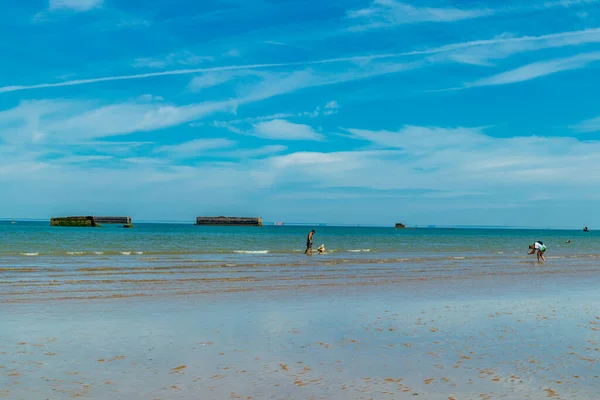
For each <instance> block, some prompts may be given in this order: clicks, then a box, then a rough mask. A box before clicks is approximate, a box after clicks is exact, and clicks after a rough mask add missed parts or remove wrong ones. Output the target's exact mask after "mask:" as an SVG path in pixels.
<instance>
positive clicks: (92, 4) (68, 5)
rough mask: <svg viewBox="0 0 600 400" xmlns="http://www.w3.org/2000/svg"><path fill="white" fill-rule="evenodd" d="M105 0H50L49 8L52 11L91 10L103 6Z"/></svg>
mask: <svg viewBox="0 0 600 400" xmlns="http://www.w3.org/2000/svg"><path fill="white" fill-rule="evenodd" d="M103 3H104V0H50V3H49V6H48V9H49V10H50V11H58V10H72V11H79V12H81V11H89V10H92V9H94V8H97V7H100V6H102V4H103Z"/></svg>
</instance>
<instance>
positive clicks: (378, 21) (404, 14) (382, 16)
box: [348, 0, 494, 31]
mask: <svg viewBox="0 0 600 400" xmlns="http://www.w3.org/2000/svg"><path fill="white" fill-rule="evenodd" d="M493 13H494V11H493V10H489V9H478V10H475V9H474V10H463V9H459V8H454V7H450V8H432V7H423V8H419V7H414V6H412V5H410V4H406V3H404V2H399V1H393V0H375V1H373V3H372V4H371V6H370V7H368V8H363V9H360V10H355V11H350V12H349V13H348V18H350V19H355V20H363V21H366V22H365V23H363V24H360V25H355V26H353V27H351V28H350V30H351V31H363V30H369V29H374V28H384V27H390V26H396V25H403V24H414V23H419V22H454V21H461V20H465V19H473V18H479V17H483V16H488V15H491V14H493Z"/></svg>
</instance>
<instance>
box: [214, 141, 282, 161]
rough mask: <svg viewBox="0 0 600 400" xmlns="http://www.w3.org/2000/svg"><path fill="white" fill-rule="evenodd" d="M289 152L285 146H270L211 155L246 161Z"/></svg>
mask: <svg viewBox="0 0 600 400" xmlns="http://www.w3.org/2000/svg"><path fill="white" fill-rule="evenodd" d="M286 150H287V147H286V146H283V145H278V144H276V145H269V146H262V147H257V148H255V149H237V150H230V151H226V152H214V153H211V156H212V157H223V158H235V159H238V160H240V159H246V158H259V157H264V156H271V155H273V154H277V153H283V152H284V151H286Z"/></svg>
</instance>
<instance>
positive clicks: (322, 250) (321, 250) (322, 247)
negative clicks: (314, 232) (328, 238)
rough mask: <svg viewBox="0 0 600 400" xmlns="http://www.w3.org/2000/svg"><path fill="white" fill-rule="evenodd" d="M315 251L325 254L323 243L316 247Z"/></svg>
mask: <svg viewBox="0 0 600 400" xmlns="http://www.w3.org/2000/svg"><path fill="white" fill-rule="evenodd" d="M317 251H318V252H319V254H325V245H324V244H322V245H320V246H319V247H318V248H317Z"/></svg>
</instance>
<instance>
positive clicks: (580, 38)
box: [0, 28, 600, 94]
mask: <svg viewBox="0 0 600 400" xmlns="http://www.w3.org/2000/svg"><path fill="white" fill-rule="evenodd" d="M589 43H600V28H597V29H586V30H580V31H569V32H561V33H556V34H550V35H542V36H523V37H517V38H503V37H501V38H495V39H488V40H476V41H469V42H463V43H454V44H449V45H444V46H440V47H436V48H432V49H425V50H414V51H408V52H399V53H382V54H370V55H359V56H351V57H336V58H327V59H321V60H313V61H299V62H291V63H262V64H246V65H226V66H218V67H205V68H189V69H175V70H167V71H157V72H148V73H142V74H126V75H114V76H104V77H97V78H89V79H74V80H68V81H63V82H53V83H40V84H33V85H10V86H3V87H0V94H1V93H9V92H16V91H23V90H35V89H49V88H58V87H68V86H79V85H88V84H96V83H102V82H114V81H125V80H139V79H149V78H157V77H164V76H177V75H191V74H213V73H226V72H235V71H249V70H260V69H280V68H286V67H298V66H304V67H306V66H311V65H327V64H335V63H354V64H357V63H368V62H370V61H377V60H385V59H391V58H398V57H407V56H427V55H429V56H432V55H438V54H444V55H445V56H444V57H443V58H431V59H430V61H433V62H439V61H454V62H461V63H473V64H483V63H487V62H488V60H489V59H501V58H506V57H508V56H510V55H513V54H516V53H521V52H527V51H536V50H541V49H548V48H558V47H566V46H577V45H583V44H589ZM204 79H205V82H202V80H200V81H199V84H200V86H202V85H203V84H209V85H210V81H211V80H210V79H209V78H204ZM215 79H217V80H219V79H218V78H215ZM221 79H225V78H221ZM192 88H193V86H192Z"/></svg>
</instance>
